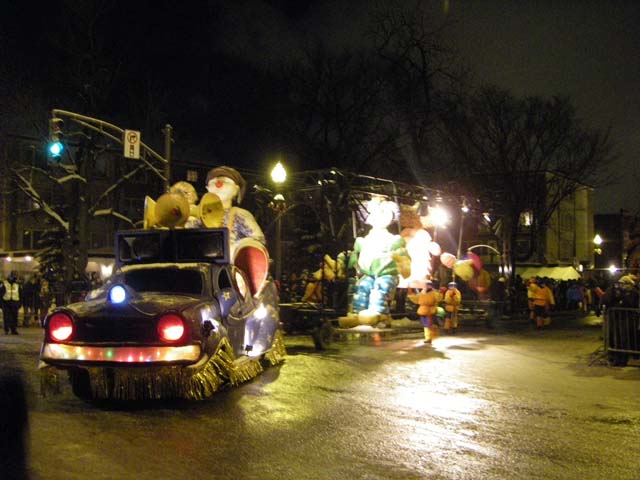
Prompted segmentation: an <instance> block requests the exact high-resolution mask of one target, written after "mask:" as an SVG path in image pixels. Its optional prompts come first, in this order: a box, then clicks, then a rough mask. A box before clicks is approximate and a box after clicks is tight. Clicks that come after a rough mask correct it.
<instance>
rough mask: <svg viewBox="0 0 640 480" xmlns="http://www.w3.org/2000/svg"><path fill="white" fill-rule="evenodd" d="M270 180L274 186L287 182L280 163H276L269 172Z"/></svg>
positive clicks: (285, 173)
mask: <svg viewBox="0 0 640 480" xmlns="http://www.w3.org/2000/svg"><path fill="white" fill-rule="evenodd" d="M271 180H273V183H275V184H276V186H278V185H281V184H283V183H284V182H285V181H286V180H287V171H286V170H285V168H284V166H283V165H282V163H281V162H278V163H276V166H275V167H273V170H271Z"/></svg>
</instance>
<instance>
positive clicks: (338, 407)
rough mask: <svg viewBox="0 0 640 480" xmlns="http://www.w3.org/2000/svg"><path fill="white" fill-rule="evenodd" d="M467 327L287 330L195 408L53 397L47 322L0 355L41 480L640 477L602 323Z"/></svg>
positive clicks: (638, 430)
mask: <svg viewBox="0 0 640 480" xmlns="http://www.w3.org/2000/svg"><path fill="white" fill-rule="evenodd" d="M461 330H462V331H461V332H459V334H457V335H456V336H451V337H439V338H438V339H437V340H436V341H435V344H434V347H432V348H429V347H426V346H425V345H423V344H422V342H421V335H420V333H419V332H404V333H402V334H396V335H393V336H389V337H385V338H381V339H379V341H376V340H374V339H371V338H370V337H365V338H356V337H355V336H349V337H347V338H343V339H341V340H340V341H335V342H332V343H330V344H329V347H328V349H327V350H326V351H323V352H318V351H316V350H315V349H314V348H313V342H312V340H311V338H310V337H307V336H295V337H293V336H288V337H286V344H287V347H288V350H289V356H288V357H287V359H286V361H285V363H284V364H283V365H282V366H280V367H277V368H271V369H269V370H267V371H266V372H264V373H263V374H262V375H261V376H259V377H258V378H256V379H255V380H254V381H252V382H250V383H247V384H244V385H242V386H240V387H239V388H235V389H229V390H226V391H223V392H219V393H218V394H217V395H216V396H214V397H213V398H212V399H210V400H208V401H204V402H198V403H178V404H175V403H174V404H145V405H136V406H128V407H117V406H97V405H93V404H88V403H85V402H83V401H81V400H78V399H76V398H75V397H73V395H72V394H71V390H70V388H68V386H66V385H65V388H64V389H63V392H62V394H61V395H60V396H57V397H47V398H42V397H41V396H40V395H39V383H38V382H39V380H38V376H37V371H36V365H37V352H38V347H39V340H40V331H39V330H38V329H36V328H31V329H23V330H22V334H21V335H20V336H2V337H0V360H1V365H2V372H3V377H4V378H6V377H7V375H8V374H10V373H11V371H14V372H20V373H21V378H22V380H23V382H24V386H25V390H26V397H27V403H28V430H27V434H26V437H25V438H26V440H25V446H26V450H27V454H26V460H25V463H26V465H27V468H26V478H31V479H43V480H45V479H47V480H49V479H50V480H56V479H65V480H73V479H91V480H100V479H154V480H157V479H234V480H235V479H283V480H287V479H292V480H293V479H296V480H298V479H349V480H352V479H371V480H373V479H581V480H582V479H617V480H625V479H629V480H631V479H638V478H640V468H639V465H640V461H639V460H638V459H640V399H639V393H640V366H639V364H638V363H637V362H636V363H634V362H631V364H630V365H629V366H627V367H624V368H613V367H609V366H607V365H606V363H605V362H604V360H603V359H602V357H601V355H600V351H599V350H600V349H601V346H602V341H601V339H600V330H599V328H597V327H593V326H592V327H588V326H587V327H585V326H577V325H564V326H563V325H561V324H556V325H554V326H552V328H551V329H550V330H548V331H542V332H537V331H535V330H533V329H531V328H530V327H526V326H525V327H521V328H518V329H515V330H509V331H501V330H498V331H495V330H493V331H490V330H486V329H483V328H467V329H466V330H465V329H464V328H462V329H461ZM3 458H5V459H6V458H7V455H6V452H5V455H4V456H3ZM2 478H6V477H5V476H2Z"/></svg>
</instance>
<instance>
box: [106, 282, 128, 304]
mask: <svg viewBox="0 0 640 480" xmlns="http://www.w3.org/2000/svg"><path fill="white" fill-rule="evenodd" d="M126 299H127V291H126V290H125V289H124V287H123V286H122V285H114V286H113V287H111V290H109V301H110V302H111V303H114V304H119V303H122V302H124V301H125V300H126Z"/></svg>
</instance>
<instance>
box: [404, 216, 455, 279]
mask: <svg viewBox="0 0 640 480" xmlns="http://www.w3.org/2000/svg"><path fill="white" fill-rule="evenodd" d="M401 208H402V212H401V220H400V221H401V225H402V227H403V229H402V232H401V233H400V235H401V236H402V238H404V240H405V242H406V244H407V252H408V254H409V257H410V258H411V274H410V275H409V276H408V277H405V276H402V277H401V278H400V283H399V285H398V286H399V287H400V288H424V286H425V285H426V282H427V280H430V279H431V278H432V269H433V258H434V257H439V258H440V261H441V263H442V264H443V265H444V266H445V267H447V268H449V269H451V268H453V266H454V263H455V261H456V257H455V256H454V255H452V254H450V253H447V252H445V253H443V252H442V248H441V247H440V245H439V244H438V243H437V242H435V241H433V238H432V237H431V234H430V233H429V232H428V230H427V229H428V228H433V227H434V224H433V219H432V218H431V215H430V213H428V214H427V215H420V213H419V209H420V205H419V204H416V205H413V206H402V207H401Z"/></svg>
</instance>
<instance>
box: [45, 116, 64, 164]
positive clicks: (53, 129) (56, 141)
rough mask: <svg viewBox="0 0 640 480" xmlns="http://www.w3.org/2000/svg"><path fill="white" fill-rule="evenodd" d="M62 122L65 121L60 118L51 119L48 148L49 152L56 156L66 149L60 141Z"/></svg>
mask: <svg viewBox="0 0 640 480" xmlns="http://www.w3.org/2000/svg"><path fill="white" fill-rule="evenodd" d="M62 123H63V121H62V119H60V118H55V117H54V118H51V119H49V146H48V150H49V154H50V155H51V156H52V157H54V158H58V157H60V156H61V155H62V152H63V150H64V145H62V142H61V141H60V138H61V137H62Z"/></svg>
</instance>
